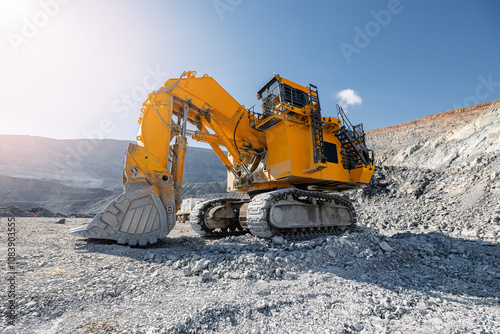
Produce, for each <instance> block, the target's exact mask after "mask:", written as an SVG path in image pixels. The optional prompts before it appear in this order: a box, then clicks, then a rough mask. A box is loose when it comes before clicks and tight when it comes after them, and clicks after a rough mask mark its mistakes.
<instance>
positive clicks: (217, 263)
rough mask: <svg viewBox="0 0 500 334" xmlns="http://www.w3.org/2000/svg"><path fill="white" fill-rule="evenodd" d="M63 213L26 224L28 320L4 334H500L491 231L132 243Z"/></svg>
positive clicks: (21, 302)
mask: <svg viewBox="0 0 500 334" xmlns="http://www.w3.org/2000/svg"><path fill="white" fill-rule="evenodd" d="M56 222H57V219H52V220H49V219H43V218H40V219H39V218H36V219H33V218H19V219H18V220H17V226H18V227H17V228H18V231H17V235H18V246H17V253H18V255H19V263H18V269H20V270H21V272H22V274H20V275H18V281H17V290H18V291H19V298H18V300H17V302H18V309H17V310H18V313H19V316H18V319H19V323H18V325H17V326H16V328H12V327H7V326H6V325H7V324H6V322H5V321H4V320H5V319H3V320H2V325H1V326H2V328H5V329H4V332H5V333H14V332H15V330H17V332H18V333H205V332H224V333H242V332H249V333H269V332H273V333H305V332H308V333H325V332H326V333H337V332H345V333H352V332H361V333H373V332H376V333H378V332H391V333H393V332H395V333H397V332H400V333H407V332H415V331H420V332H430V331H437V332H463V333H465V332H466V333H474V332H477V333H496V332H499V331H500V321H499V319H500V307H499V306H500V304H499V303H500V292H499V289H498V286H499V282H500V263H499V258H500V247H499V246H498V244H497V243H492V242H488V241H485V240H483V239H480V238H479V239H477V240H474V239H470V238H469V239H465V238H456V237H452V236H450V235H448V234H445V233H441V232H430V233H428V232H421V231H415V232H413V231H406V232H401V231H396V230H390V231H389V230H387V229H384V230H381V231H378V230H375V229H371V228H367V227H366V226H365V225H364V224H361V225H360V227H358V228H357V229H356V230H354V231H350V232H345V233H343V234H339V235H335V236H325V237H318V238H315V239H311V240H285V239H283V238H280V237H277V238H274V239H273V240H263V239H258V238H255V237H253V236H251V235H243V236H238V237H230V238H224V239H202V238H199V237H198V236H196V235H194V234H193V232H191V230H190V227H189V226H188V224H178V226H177V227H176V229H175V230H174V231H173V232H172V233H171V235H169V237H168V238H167V239H166V240H165V241H162V242H160V243H159V244H157V245H156V246H154V247H148V248H132V247H124V246H120V245H117V244H114V243H109V242H102V241H94V240H90V241H89V240H85V239H75V238H71V237H68V236H67V235H66V232H67V230H68V229H69V228H72V227H75V226H80V225H83V224H86V223H87V221H86V220H83V219H67V221H66V224H64V225H59V224H56ZM1 226H2V228H1V232H0V233H1V237H2V240H1V241H2V242H5V237H4V236H5V235H6V219H5V218H2V219H1ZM0 297H1V298H2V300H6V295H5V289H4V290H2V295H1V296H0ZM6 307H7V305H6V303H2V305H1V307H0V312H1V313H2V314H5V312H6Z"/></svg>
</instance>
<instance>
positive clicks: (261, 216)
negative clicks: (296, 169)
mask: <svg viewBox="0 0 500 334" xmlns="http://www.w3.org/2000/svg"><path fill="white" fill-rule="evenodd" d="M289 198H292V199H294V200H298V201H301V202H303V203H315V202H318V201H319V202H323V203H327V202H330V203H334V204H337V205H342V206H344V207H346V208H347V209H349V211H350V212H351V214H352V221H351V225H349V226H348V227H349V228H354V226H355V223H356V213H355V211H354V207H353V206H352V204H351V203H350V202H349V201H347V200H345V199H344V198H342V197H340V196H338V195H333V194H325V193H322V192H317V191H306V190H299V189H282V190H276V191H272V192H268V193H265V194H259V195H257V196H255V197H254V198H253V199H252V200H251V202H250V204H249V206H248V211H247V225H248V228H249V229H250V232H251V233H252V234H253V235H255V236H257V237H261V238H271V237H272V236H275V235H281V236H284V237H286V238H287V239H307V238H311V237H316V236H320V235H328V234H335V233H338V232H339V231H343V230H345V229H346V228H347V226H321V227H306V228H290V229H288V228H285V229H277V228H275V227H273V226H271V225H270V224H269V221H268V219H269V211H270V209H271V207H272V206H273V205H274V204H275V203H277V202H279V201H280V200H286V199H289Z"/></svg>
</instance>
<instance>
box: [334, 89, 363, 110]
mask: <svg viewBox="0 0 500 334" xmlns="http://www.w3.org/2000/svg"><path fill="white" fill-rule="evenodd" d="M337 98H338V99H339V104H340V105H341V106H344V107H347V106H348V105H355V104H361V102H363V100H362V99H361V97H360V96H359V95H358V93H357V92H355V91H354V90H352V89H350V88H348V89H344V90H341V91H340V92H338V93H337Z"/></svg>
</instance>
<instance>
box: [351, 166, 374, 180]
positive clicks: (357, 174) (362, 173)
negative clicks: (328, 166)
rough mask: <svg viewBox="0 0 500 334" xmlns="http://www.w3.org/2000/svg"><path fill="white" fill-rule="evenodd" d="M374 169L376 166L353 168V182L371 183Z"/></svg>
mask: <svg viewBox="0 0 500 334" xmlns="http://www.w3.org/2000/svg"><path fill="white" fill-rule="evenodd" d="M374 170H375V168H371V167H364V168H356V169H353V170H351V178H352V182H353V183H357V182H361V183H370V180H371V178H372V174H373V172H374Z"/></svg>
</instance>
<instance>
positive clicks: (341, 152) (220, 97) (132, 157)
mask: <svg viewBox="0 0 500 334" xmlns="http://www.w3.org/2000/svg"><path fill="white" fill-rule="evenodd" d="M257 96H258V98H259V99H260V100H261V101H262V106H261V107H262V112H258V111H255V110H254V109H253V108H250V109H247V108H245V106H243V105H241V104H240V103H238V102H237V101H236V100H235V99H234V98H233V97H232V96H231V95H230V94H229V93H228V92H227V91H226V90H225V89H224V88H222V87H221V86H220V85H219V84H218V83H217V82H216V81H215V80H214V79H213V78H211V77H209V76H208V75H206V74H205V75H203V76H201V77H196V72H184V73H183V75H182V76H181V77H180V78H178V79H170V80H168V81H167V82H165V84H164V86H163V87H161V88H160V89H158V90H157V91H154V92H152V93H150V94H149V96H148V99H147V100H146V101H145V102H144V104H143V106H142V109H141V115H140V118H139V124H140V129H139V134H138V136H137V142H138V146H135V145H131V146H130V147H129V150H128V153H127V160H126V164H125V168H124V186H125V192H124V194H122V195H121V198H120V197H119V199H120V200H121V201H122V202H123V198H128V199H129V202H130V203H129V204H128V205H129V207H128V208H125V207H123V205H122V207H121V208H120V210H122V211H120V210H116V207H117V203H116V200H115V201H114V202H112V203H110V204H109V205H108V206H107V207H106V209H105V210H104V211H103V212H102V213H100V214H98V215H97V216H96V217H95V218H94V220H93V221H92V222H91V223H90V224H89V226H87V227H86V229H75V230H73V231H72V233H76V234H79V235H83V236H87V237H95V238H107V239H115V240H118V242H119V243H126V244H131V245H135V244H141V245H142V244H147V243H154V242H156V240H157V238H160V237H162V235H164V234H165V232H166V233H168V232H169V231H170V230H171V228H173V224H174V222H175V211H176V209H177V208H178V207H179V206H180V204H181V202H182V181H183V171H184V161H185V154H186V150H187V137H188V136H189V137H192V138H193V139H195V140H197V141H199V142H204V143H208V144H209V145H210V146H211V148H212V149H213V151H214V152H215V153H216V154H217V156H218V157H219V158H220V160H221V161H222V163H223V164H224V166H225V167H226V168H227V170H228V179H227V181H228V182H227V186H228V191H231V192H238V193H246V194H258V193H263V192H266V191H272V190H277V189H290V188H295V189H300V190H302V191H344V190H349V189H358V188H361V187H363V186H365V185H366V184H368V183H369V182H370V179H371V176H372V174H373V172H374V171H375V167H374V166H373V157H370V156H369V153H370V152H369V151H368V150H367V149H366V147H365V146H364V132H362V128H361V131H359V129H358V131H355V130H356V128H351V129H349V128H346V127H345V125H344V124H343V122H342V120H341V119H340V117H339V118H334V117H322V116H321V113H320V110H321V109H320V104H319V96H318V91H317V88H316V87H315V86H313V85H309V87H305V86H301V85H299V84H296V83H294V82H292V81H289V80H287V79H285V78H282V77H280V76H278V75H275V76H274V77H273V78H272V79H271V80H270V81H269V82H268V83H267V84H266V85H265V86H264V87H263V88H262V89H261V90H260V91H259V92H258V94H257ZM340 110H341V108H340ZM339 115H340V114H339ZM342 115H343V113H342ZM188 123H189V124H192V125H194V126H195V128H196V130H192V129H188V127H187V124H188ZM353 130H354V131H353ZM222 148H224V149H225V150H226V152H225V151H224V150H223V149H222ZM145 188H148V189H149V190H148V194H150V195H147V194H146V195H147V196H146V195H145V196H143V195H144V194H143V192H144V189H145ZM141 191H142V192H141ZM132 192H135V193H138V192H141V196H142V197H141V196H139V197H137V196H136V197H134V196H135V195H131V193H132ZM148 196H149V197H148ZM290 198H291V197H290ZM117 200H118V199H117ZM134 201H135V202H137V203H138V204H137V203H136V204H134ZM160 202H161V203H162V204H161V205H159V204H158V203H160ZM127 203H128V202H127ZM139 204H140V205H142V209H141V210H142V211H140V212H139V211H137V210H139V209H137V208H138V207H141V206H140V205H139ZM243 204H244V203H243ZM243 204H238V205H239V206H237V209H234V211H237V210H241V215H242V217H243V218H242V219H240V220H241V221H243V222H244V220H245V219H246V218H245V217H246V216H245V215H246V211H244V210H246V206H245V205H243ZM231 205H233V204H231ZM241 205H243V206H242V207H241V208H240V206H241ZM118 206H119V205H118ZM161 206H162V207H161ZM303 206H304V205H303ZM132 207H133V208H132ZM304 207H305V206H304ZM134 208H135V209H134ZM132 209H134V210H136V211H137V212H135V211H134V212H135V214H134V215H133V216H131V215H130V212H128V211H131V210H132ZM127 210H128V211H127ZM155 210H157V212H156V215H157V216H158V217H160V216H161V217H163V218H162V219H163V221H159V220H158V222H159V223H158V224H156V225H155V224H154V223H152V222H151V221H150V218H148V217H150V216H151V215H155V213H154V212H155ZM287 210H288V209H287ZM304 210H309V209H304ZM229 211H231V210H229ZM229 211H228V210H227V205H226V208H225V209H224V210H222V209H220V210H219V211H217V212H216V211H211V212H212V213H211V215H212V216H210V217H212V218H213V217H219V216H221V215H222V212H229ZM289 211H290V210H289ZM207 214H208V213H207ZM226 214H227V213H226ZM308 214H310V213H308ZM127 217H128V218H127ZM155 217H156V216H155ZM207 217H208V216H207ZM230 218H231V219H232V218H234V217H229V218H227V219H226V221H228V220H229V219H230ZM155 219H156V218H155ZM158 219H159V218H158ZM217 219H219V218H217ZM221 219H222V218H221ZM219 221H222V220H220V219H219ZM219 221H217V220H216V218H213V219H212V220H211V223H210V224H212V225H210V224H209V225H210V226H222V225H223V223H220V222H219ZM124 224H126V225H127V226H128V228H127V229H124V228H123V225H124ZM276 224H278V223H276ZM243 225H245V223H243ZM145 226H149V228H147V227H145ZM245 226H246V225H245ZM137 231H139V232H137Z"/></svg>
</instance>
